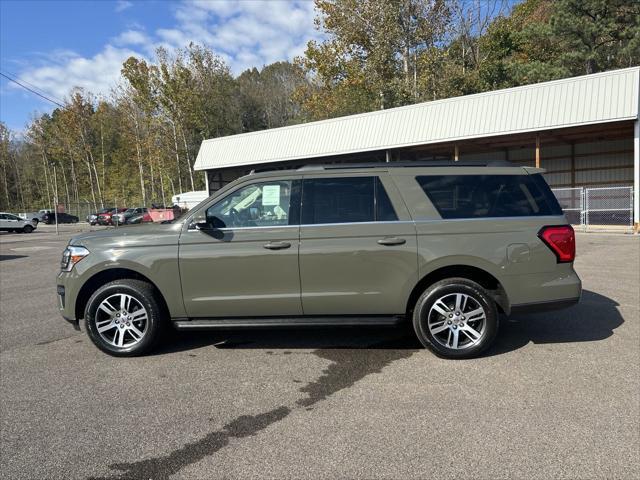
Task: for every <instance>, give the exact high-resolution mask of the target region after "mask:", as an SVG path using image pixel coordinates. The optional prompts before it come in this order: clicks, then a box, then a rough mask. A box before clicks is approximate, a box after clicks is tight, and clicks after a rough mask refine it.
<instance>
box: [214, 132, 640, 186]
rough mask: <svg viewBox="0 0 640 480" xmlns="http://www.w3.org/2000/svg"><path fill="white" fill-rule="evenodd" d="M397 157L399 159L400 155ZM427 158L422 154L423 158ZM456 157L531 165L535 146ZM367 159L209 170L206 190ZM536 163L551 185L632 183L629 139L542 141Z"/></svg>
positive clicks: (377, 156)
mask: <svg viewBox="0 0 640 480" xmlns="http://www.w3.org/2000/svg"><path fill="white" fill-rule="evenodd" d="M367 157H368V158H367ZM397 157H398V158H400V159H401V157H402V155H401V154H400V155H397ZM431 158H432V157H430V156H426V157H425V159H431ZM433 158H434V159H436V160H443V161H447V160H451V157H447V156H442V155H438V156H435V157H433ZM459 159H460V161H492V160H506V161H509V162H511V163H513V164H516V165H522V166H534V165H535V148H533V147H515V148H513V147H512V148H505V149H502V150H496V151H493V152H479V153H473V152H461V153H460V155H459ZM572 159H573V161H572ZM367 160H369V161H382V160H383V157H382V156H381V155H380V154H379V152H378V153H371V154H368V155H367V156H362V155H361V156H359V157H353V156H346V157H341V158H339V159H338V158H330V159H327V158H324V159H322V158H321V159H310V160H301V161H298V162H288V163H286V164H280V165H278V167H276V165H275V164H270V165H253V166H250V167H235V168H225V169H219V170H209V171H208V178H209V192H210V193H214V192H215V191H217V190H219V189H220V188H222V187H223V186H224V185H226V184H227V183H229V182H232V181H233V180H235V179H237V178H239V177H241V176H243V175H246V174H248V173H249V172H250V171H251V170H252V169H256V170H259V169H260V168H283V169H284V168H292V167H297V166H301V165H308V164H313V163H340V162H349V163H351V162H357V161H367ZM572 164H573V167H572ZM540 166H541V167H542V168H544V169H546V170H547V173H546V174H545V178H546V180H547V182H549V185H550V186H551V187H556V188H558V187H572V186H603V187H604V186H616V185H620V186H621V185H633V139H632V138H628V139H621V140H601V141H595V142H583V143H575V144H574V145H573V146H572V145H570V144H561V145H546V146H545V145H542V146H541V148H540Z"/></svg>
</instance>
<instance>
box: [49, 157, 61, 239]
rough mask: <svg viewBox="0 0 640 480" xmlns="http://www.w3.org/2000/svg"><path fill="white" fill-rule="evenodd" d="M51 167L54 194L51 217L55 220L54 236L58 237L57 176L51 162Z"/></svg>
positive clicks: (53, 163) (53, 164)
mask: <svg viewBox="0 0 640 480" xmlns="http://www.w3.org/2000/svg"><path fill="white" fill-rule="evenodd" d="M51 165H52V166H53V188H54V192H53V196H54V198H53V216H54V218H55V220H56V235H60V232H59V231H58V176H57V175H56V164H55V162H52V163H51Z"/></svg>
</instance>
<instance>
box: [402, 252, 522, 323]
mask: <svg viewBox="0 0 640 480" xmlns="http://www.w3.org/2000/svg"><path fill="white" fill-rule="evenodd" d="M453 277H460V278H466V279H468V280H471V281H474V282H476V283H477V284H479V285H480V286H482V287H483V288H485V289H486V290H487V291H488V292H489V294H490V295H491V296H492V297H493V299H494V300H495V302H496V305H497V306H498V310H499V311H500V312H501V313H507V314H508V313H509V312H510V310H511V307H510V304H509V299H508V298H507V294H506V292H505V290H504V288H503V286H502V284H501V283H500V281H499V280H498V279H497V278H496V277H495V275H493V274H491V273H490V272H488V271H487V270H485V269H483V268H480V267H476V266H472V265H465V264H455V265H446V266H442V267H439V268H436V269H434V270H431V271H430V272H429V273H427V274H426V275H424V276H423V277H422V278H421V279H420V281H418V283H417V284H416V285H415V287H413V290H412V291H411V293H410V294H409V299H408V300H407V307H406V311H407V315H408V316H409V315H410V313H411V312H412V311H413V307H414V306H415V304H416V301H417V300H418V298H419V297H420V295H421V294H422V292H424V291H425V290H426V289H427V288H428V287H429V286H430V285H433V284H434V283H436V282H439V281H440V280H444V279H445V278H453Z"/></svg>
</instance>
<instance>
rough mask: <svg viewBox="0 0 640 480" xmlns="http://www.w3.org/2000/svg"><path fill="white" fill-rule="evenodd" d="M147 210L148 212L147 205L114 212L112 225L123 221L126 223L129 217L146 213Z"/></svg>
mask: <svg viewBox="0 0 640 480" xmlns="http://www.w3.org/2000/svg"><path fill="white" fill-rule="evenodd" d="M148 212H149V209H148V208H147V207H137V208H128V209H127V210H125V211H124V212H121V213H117V214H114V215H113V219H112V221H113V224H114V225H115V224H123V223H127V222H128V221H129V219H130V218H132V217H134V216H137V215H140V214H143V213H148Z"/></svg>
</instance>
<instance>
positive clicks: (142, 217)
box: [127, 212, 153, 225]
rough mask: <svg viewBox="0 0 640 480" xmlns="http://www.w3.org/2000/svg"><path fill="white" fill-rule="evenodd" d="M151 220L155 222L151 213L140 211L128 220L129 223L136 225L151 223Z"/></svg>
mask: <svg viewBox="0 0 640 480" xmlns="http://www.w3.org/2000/svg"><path fill="white" fill-rule="evenodd" d="M151 222H153V218H151V214H150V213H149V212H144V213H139V214H137V215H134V216H133V217H130V218H129V220H127V224H131V225H136V224H140V223H151Z"/></svg>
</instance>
